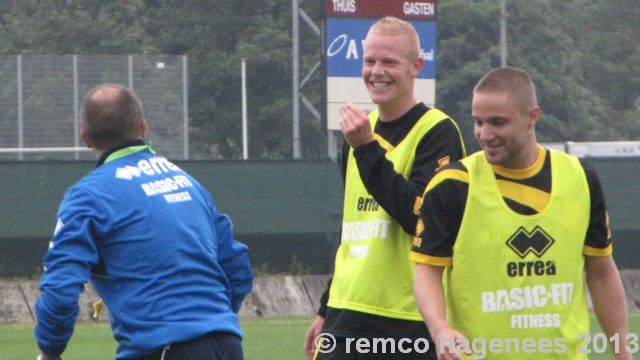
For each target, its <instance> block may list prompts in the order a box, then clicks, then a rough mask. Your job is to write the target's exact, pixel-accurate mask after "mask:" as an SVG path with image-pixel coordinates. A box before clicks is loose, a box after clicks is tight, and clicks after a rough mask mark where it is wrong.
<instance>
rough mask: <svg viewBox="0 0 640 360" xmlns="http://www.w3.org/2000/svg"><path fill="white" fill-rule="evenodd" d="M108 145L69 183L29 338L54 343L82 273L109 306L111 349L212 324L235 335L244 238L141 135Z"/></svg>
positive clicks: (245, 281)
mask: <svg viewBox="0 0 640 360" xmlns="http://www.w3.org/2000/svg"><path fill="white" fill-rule="evenodd" d="M134 144H136V146H128V147H124V148H122V149H120V150H117V151H115V152H112V153H111V154H110V155H109V156H108V157H107V158H106V160H105V162H104V163H103V164H102V165H100V166H99V167H97V168H96V169H95V170H93V171H92V172H91V173H89V174H87V175H86V176H85V177H84V178H83V179H81V180H80V181H79V182H78V183H76V184H75V185H73V186H72V187H71V188H69V189H68V190H67V192H66V194H65V196H64V199H63V200H62V203H61V205H60V208H59V210H58V221H57V224H56V229H55V233H54V236H53V238H52V240H51V244H50V248H49V251H48V252H47V254H46V256H45V259H44V265H45V271H44V274H43V276H42V278H41V281H40V290H41V291H42V294H41V296H40V297H39V298H38V300H37V302H36V315H37V325H36V329H35V335H36V339H37V341H38V345H39V347H40V349H41V350H43V351H44V352H46V353H47V354H49V355H54V356H55V355H58V354H60V353H62V352H63V351H64V349H65V347H66V345H67V342H68V341H69V338H70V337H71V334H72V332H73V326H74V323H75V321H76V318H77V315H78V297H79V295H80V293H81V292H82V291H83V290H84V285H85V283H86V282H87V281H89V280H91V281H92V283H93V285H94V286H95V288H96V290H97V291H98V293H99V295H100V296H101V297H102V299H103V300H104V302H105V304H106V305H107V308H108V309H109V316H110V321H111V327H112V330H113V335H114V338H115V339H116V340H117V341H118V342H119V346H118V350H117V354H116V359H122V358H130V357H140V356H144V355H148V354H150V353H153V352H154V351H157V350H159V349H161V348H162V347H163V346H165V345H167V344H171V343H178V342H184V341H188V340H192V339H195V338H197V337H200V336H201V335H204V334H206V333H209V332H213V331H221V332H229V333H232V334H237V335H238V336H242V333H241V331H240V326H239V321H238V316H237V312H238V310H239V309H240V304H241V302H242V300H243V299H244V298H245V296H246V295H247V294H248V293H249V292H250V291H251V288H252V284H253V273H252V272H251V267H250V263H249V256H248V251H247V248H246V246H245V245H243V244H241V243H239V242H237V241H234V240H233V227H232V224H231V221H230V219H229V218H228V217H227V216H226V215H223V214H220V213H218V212H217V211H216V209H215V207H214V204H213V200H212V199H211V196H210V195H209V193H208V192H207V191H206V190H205V189H204V188H203V187H202V186H201V185H200V184H199V183H198V182H197V181H196V180H195V179H194V178H192V177H191V176H189V175H188V174H186V173H185V172H184V171H182V170H181V169H180V168H178V167H177V166H176V165H174V164H173V163H171V162H169V161H168V160H167V159H165V158H164V157H160V156H156V155H155V153H154V152H153V151H152V150H151V149H150V148H149V147H148V146H147V145H146V144H144V143H143V142H141V141H139V142H135V141H134Z"/></svg>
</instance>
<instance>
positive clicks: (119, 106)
mask: <svg viewBox="0 0 640 360" xmlns="http://www.w3.org/2000/svg"><path fill="white" fill-rule="evenodd" d="M143 117H144V113H143V110H142V104H141V102H140V99H139V98H138V97H137V96H136V94H135V93H134V92H133V91H131V90H130V89H129V88H127V87H125V86H122V85H120V84H102V85H98V86H96V87H94V88H93V89H91V91H89V92H88V93H87V95H85V97H84V99H83V101H82V109H81V121H82V127H83V129H84V130H85V131H86V133H87V137H88V138H89V140H90V141H91V143H92V144H93V146H94V147H96V148H98V149H108V148H110V147H112V146H115V145H117V144H119V143H121V142H123V141H125V140H129V139H136V138H141V136H142V134H141V133H140V122H141V121H142V118H143Z"/></svg>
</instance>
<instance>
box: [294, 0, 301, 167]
mask: <svg viewBox="0 0 640 360" xmlns="http://www.w3.org/2000/svg"><path fill="white" fill-rule="evenodd" d="M299 5H300V4H299V0H293V9H292V10H293V11H292V13H293V19H292V22H293V30H292V33H293V36H292V37H293V158H294V159H300V49H299V47H300V46H299V45H300V33H299V30H300V29H299V27H300V21H299V16H300V14H299V12H300V7H299Z"/></svg>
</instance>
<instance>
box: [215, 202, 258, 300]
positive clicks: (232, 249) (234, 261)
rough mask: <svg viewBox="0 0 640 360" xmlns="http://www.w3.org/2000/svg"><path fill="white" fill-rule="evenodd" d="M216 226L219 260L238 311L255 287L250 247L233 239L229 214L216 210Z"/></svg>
mask: <svg viewBox="0 0 640 360" xmlns="http://www.w3.org/2000/svg"><path fill="white" fill-rule="evenodd" d="M214 226H215V229H216V234H217V237H218V241H219V243H218V244H219V246H218V261H219V264H220V267H221V268H222V271H224V273H225V275H226V277H227V279H228V280H229V285H230V287H231V289H230V290H231V306H232V309H233V311H234V312H238V311H239V310H240V306H241V305H242V301H243V300H244V299H245V297H246V296H247V295H248V294H249V293H250V292H251V289H252V288H253V271H252V270H251V262H250V259H249V249H248V248H247V246H246V245H245V244H243V243H241V242H239V241H236V240H234V239H233V224H232V223H231V219H229V217H228V216H227V215H224V214H220V213H217V212H215V215H214Z"/></svg>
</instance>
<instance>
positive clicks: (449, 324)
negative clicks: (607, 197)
mask: <svg viewBox="0 0 640 360" xmlns="http://www.w3.org/2000/svg"><path fill="white" fill-rule="evenodd" d="M471 108H472V109H471V110H472V114H471V115H472V118H473V120H474V123H475V126H474V133H475V137H476V138H477V140H478V141H479V142H480V145H481V147H482V151H480V152H477V153H475V154H472V155H470V156H469V157H467V158H466V159H463V160H462V161H460V162H457V163H453V164H450V165H448V166H445V167H443V168H442V169H441V170H440V171H439V172H438V173H437V174H436V176H434V178H433V180H432V181H431V182H430V183H429V185H428V186H427V190H426V192H425V194H424V197H423V203H422V206H421V211H420V215H421V221H420V223H419V225H418V234H417V237H416V238H415V240H414V246H413V249H412V252H411V259H412V260H413V261H415V262H417V263H418V264H417V266H416V271H415V285H414V287H415V296H416V302H417V304H418V307H419V308H420V312H421V313H422V314H423V316H424V319H425V323H426V325H427V326H428V327H429V331H430V332H431V334H432V335H433V338H434V341H435V343H436V346H437V347H438V355H439V358H441V359H462V358H463V357H462V354H461V353H466V354H467V355H471V353H474V355H478V351H480V350H482V351H485V350H486V349H479V348H477V346H476V345H477V344H486V343H490V344H492V345H491V346H490V348H489V352H490V354H489V355H488V356H487V358H490V359H572V360H575V359H586V358H587V356H586V353H584V352H585V351H586V350H588V347H589V346H590V345H589V344H588V343H587V344H586V345H585V344H583V343H582V342H581V340H585V334H589V313H588V309H587V300H586V296H585V291H586V290H587V286H588V290H589V292H590V294H591V299H592V301H593V309H594V311H595V313H596V316H597V317H598V320H599V321H600V324H601V325H602V329H603V331H604V333H605V334H606V338H607V339H611V341H614V340H615V336H616V335H615V334H618V336H619V338H618V339H619V340H620V343H618V344H617V345H618V346H615V345H616V344H611V345H612V346H611V348H617V349H618V352H617V353H615V354H614V355H615V358H616V359H630V358H631V357H630V355H629V354H628V352H627V348H626V347H625V346H624V345H625V344H624V341H625V340H629V338H628V337H626V336H627V333H626V332H627V320H626V315H627V313H626V304H625V295H624V290H623V288H622V283H621V281H620V275H619V274H618V270H617V268H616V265H615V263H614V261H613V257H612V256H611V252H612V245H611V241H610V239H609V237H610V232H609V227H608V218H607V211H606V205H605V201H604V195H603V192H602V186H601V185H600V181H599V180H598V177H597V175H596V173H595V172H594V171H593V170H592V169H591V168H590V167H589V166H588V165H587V164H585V163H582V162H581V161H579V160H578V159H577V158H575V157H573V156H570V155H567V154H564V153H561V152H557V151H552V150H547V149H545V148H544V147H542V146H541V145H539V144H538V143H537V142H536V133H535V125H536V123H537V122H538V120H539V117H540V107H539V106H538V103H537V100H536V91H535V87H534V84H533V82H532V80H531V78H530V76H529V75H528V74H527V73H526V72H525V71H524V70H522V69H519V68H513V67H502V68H498V69H494V70H492V71H490V72H488V73H487V74H486V75H485V76H484V77H482V79H480V81H479V82H478V84H477V85H476V86H475V88H474V91H473V100H472V104H471ZM584 270H586V284H585V281H584V275H583V274H584ZM443 274H444V277H443ZM443 282H445V284H446V285H445V286H443ZM585 285H586V286H585ZM470 343H473V346H469V344H470ZM507 344H510V345H507ZM580 349H582V350H583V351H580ZM581 352H583V353H581ZM480 355H483V354H482V353H480ZM485 355H486V354H485Z"/></svg>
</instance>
